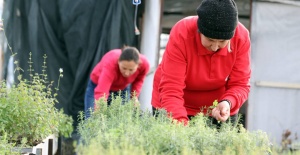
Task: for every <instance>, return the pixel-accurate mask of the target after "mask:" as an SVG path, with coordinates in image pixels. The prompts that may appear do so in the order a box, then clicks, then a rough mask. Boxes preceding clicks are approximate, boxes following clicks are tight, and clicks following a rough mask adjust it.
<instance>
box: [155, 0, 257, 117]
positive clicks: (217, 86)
mask: <svg viewBox="0 0 300 155" xmlns="http://www.w3.org/2000/svg"><path fill="white" fill-rule="evenodd" d="M197 15H198V16H190V17H186V18H184V19H182V20H180V21H179V22H177V23H176V24H175V25H174V27H173V28H172V30H171V33H170V38H169V41H168V44H167V47H166V50H165V52H164V55H163V58H162V61H161V63H160V64H159V66H158V68H157V70H156V73H155V76H154V84H153V92H152V107H153V110H154V111H155V110H156V109H160V108H162V109H165V110H166V111H167V112H168V113H169V114H171V116H172V117H173V118H174V119H176V120H178V121H182V122H184V123H187V122H188V121H189V118H191V117H192V116H195V115H196V114H198V113H199V112H203V113H205V114H206V113H207V108H208V107H210V106H212V105H213V102H214V101H215V100H217V101H218V105H217V107H215V108H214V109H213V110H212V112H211V113H210V114H209V115H210V116H212V117H213V118H215V121H216V120H218V121H222V122H224V121H226V120H227V119H228V118H229V117H230V116H231V117H233V118H232V119H233V120H235V119H236V115H237V113H238V111H239V108H240V107H241V106H242V104H243V103H244V102H245V101H246V100H247V98H248V93H249V90H250V84H249V79H250V73H251V69H250V37H249V32H248V30H247V29H246V28H245V27H244V26H243V25H242V24H241V23H239V21H238V12H237V6H236V4H235V2H234V1H233V0H203V1H202V3H201V4H200V6H199V7H198V8H197Z"/></svg>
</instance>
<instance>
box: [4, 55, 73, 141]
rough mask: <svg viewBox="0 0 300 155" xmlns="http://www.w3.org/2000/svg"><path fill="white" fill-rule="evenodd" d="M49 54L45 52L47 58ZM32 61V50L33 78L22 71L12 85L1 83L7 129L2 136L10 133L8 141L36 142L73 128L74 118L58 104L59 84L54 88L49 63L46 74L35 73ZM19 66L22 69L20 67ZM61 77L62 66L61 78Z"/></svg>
mask: <svg viewBox="0 0 300 155" xmlns="http://www.w3.org/2000/svg"><path fill="white" fill-rule="evenodd" d="M46 58H47V57H46V55H44V62H46ZM32 63H33V62H32V61H31V54H30V59H29V73H30V74H29V75H30V79H29V80H27V79H23V78H22V76H21V75H19V76H18V78H17V79H18V81H17V82H16V83H15V84H13V85H12V87H10V88H8V87H7V85H6V82H5V81H2V82H1V84H0V118H1V119H0V126H1V127H2V129H3V130H2V131H0V136H3V135H7V136H6V140H7V142H8V143H14V144H15V146H18V145H20V144H22V143H25V144H26V145H27V146H34V145H36V144H38V143H40V142H42V140H43V139H45V138H46V137H48V136H49V135H52V134H56V135H58V134H59V133H60V134H62V135H64V136H66V137H68V136H70V134H71V133H72V131H73V127H72V122H73V120H72V118H71V117H70V116H68V115H66V114H64V113H63V111H62V110H58V109H57V108H55V104H56V103H58V101H57V99H56V98H55V97H56V96H57V91H58V86H57V87H56V88H55V89H54V90H53V82H49V81H48V80H47V75H46V74H45V69H46V63H44V64H43V70H42V74H38V73H34V70H33V69H32V66H31V64H32ZM17 70H18V71H20V69H19V68H18V67H17ZM61 77H62V70H60V76H59V79H58V81H59V80H60V78H61ZM55 90H56V91H55ZM4 131H5V132H4Z"/></svg>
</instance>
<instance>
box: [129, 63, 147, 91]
mask: <svg viewBox="0 0 300 155" xmlns="http://www.w3.org/2000/svg"><path fill="white" fill-rule="evenodd" d="M141 65H142V66H141V68H142V69H141V72H140V73H139V75H138V76H137V77H136V79H135V80H134V81H133V82H132V88H131V90H132V95H133V93H135V95H136V97H138V96H140V92H141V89H142V85H143V83H144V80H145V77H146V75H147V73H148V71H149V62H148V61H147V60H146V59H144V60H143V62H142V64H141Z"/></svg>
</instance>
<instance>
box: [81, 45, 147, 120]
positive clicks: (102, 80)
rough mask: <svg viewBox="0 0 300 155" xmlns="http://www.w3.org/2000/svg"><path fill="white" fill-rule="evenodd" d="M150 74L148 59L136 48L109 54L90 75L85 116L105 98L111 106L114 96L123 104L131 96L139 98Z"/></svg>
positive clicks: (116, 50)
mask: <svg viewBox="0 0 300 155" xmlns="http://www.w3.org/2000/svg"><path fill="white" fill-rule="evenodd" d="M148 71H149V62H148V60H147V59H146V57H145V56H144V55H142V54H139V51H138V50H137V49H136V48H135V47H129V46H126V47H124V48H123V49H114V50H111V51H109V52H107V53H106V54H105V55H104V56H103V57H102V59H101V61H100V62H99V63H98V64H97V65H96V66H95V67H94V69H93V71H92V73H91V75H90V80H89V82H88V86H87V89H86V93H85V99H84V110H85V113H86V117H89V115H90V114H89V111H90V109H92V110H94V106H95V104H94V103H95V102H94V101H95V100H99V99H101V98H103V99H105V100H107V104H108V105H110V102H111V100H112V95H113V96H118V95H120V96H121V97H122V99H123V103H124V102H125V101H126V100H127V99H129V96H130V95H132V96H131V97H136V99H137V98H138V96H139V95H140V91H141V88H142V85H143V82H144V79H145V77H146V74H147V73H148ZM119 92H120V93H121V94H119Z"/></svg>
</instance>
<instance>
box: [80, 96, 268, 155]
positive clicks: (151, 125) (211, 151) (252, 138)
mask: <svg viewBox="0 0 300 155" xmlns="http://www.w3.org/2000/svg"><path fill="white" fill-rule="evenodd" d="M97 104H99V107H100V109H99V110H98V111H95V112H93V113H92V115H91V117H90V118H89V119H87V120H84V119H83V118H84V114H83V113H81V115H80V118H81V123H80V124H79V128H78V131H79V133H80V135H81V141H80V143H79V145H78V147H77V152H78V154H79V155H81V154H82V155H83V154H84V155H93V154H108V155H110V154H111V155H112V154H114V155H118V154H120V155H121V154H131V155H132V154H133V155H134V154H136V155H146V154H147V155H152V154H167V155H176V154H199V155H200V154H202V155H216V154H218V155H219V154H220V155H222V154H223V155H227V154H228V155H229V154H230V155H243V154H247V155H248V154H268V153H270V145H269V140H268V136H267V135H266V133H264V132H262V131H253V132H249V131H247V130H246V129H244V128H243V126H242V125H238V126H237V127H233V126H232V125H231V124H229V123H222V125H221V128H220V129H217V128H215V127H214V126H210V125H209V123H208V122H209V119H208V117H207V116H204V115H203V114H199V115H197V116H196V117H194V118H193V119H192V120H191V121H190V123H189V125H188V126H184V125H183V124H182V123H174V121H172V119H171V118H169V117H168V116H167V113H166V111H164V110H160V111H159V113H158V116H157V117H154V116H152V114H151V113H150V112H147V111H146V112H145V111H142V110H140V107H137V106H135V105H134V101H129V102H128V103H126V104H125V105H122V102H121V99H120V97H117V98H116V99H115V100H113V101H112V104H111V105H110V106H109V107H108V106H107V103H106V102H105V101H99V103H97Z"/></svg>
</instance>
